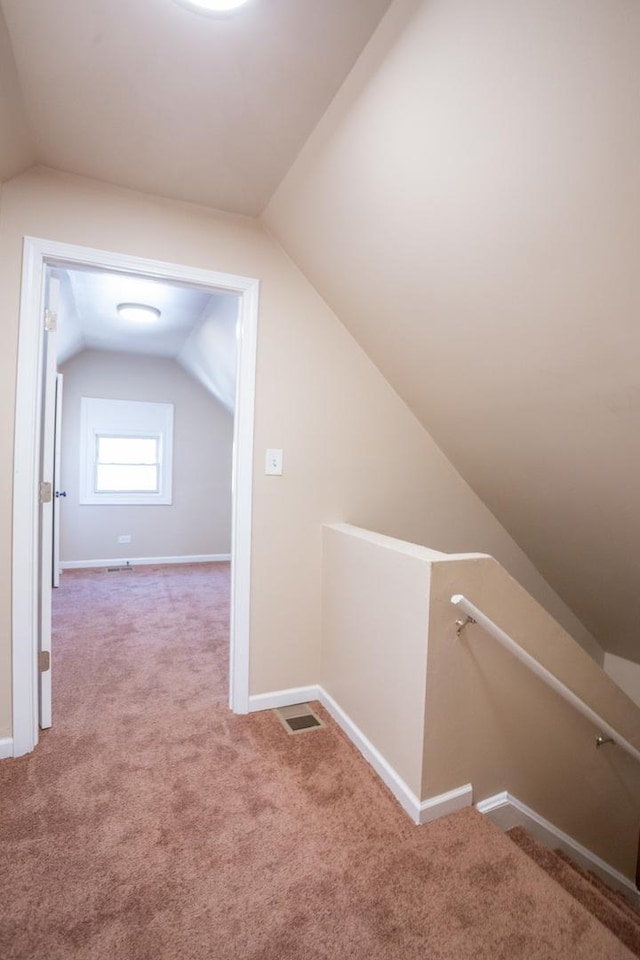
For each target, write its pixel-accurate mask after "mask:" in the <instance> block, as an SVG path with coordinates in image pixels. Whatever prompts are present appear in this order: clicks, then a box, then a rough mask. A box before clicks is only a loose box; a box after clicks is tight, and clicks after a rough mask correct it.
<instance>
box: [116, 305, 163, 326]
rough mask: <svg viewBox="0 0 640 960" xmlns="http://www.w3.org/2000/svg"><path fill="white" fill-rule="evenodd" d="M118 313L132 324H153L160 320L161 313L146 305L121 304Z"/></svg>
mask: <svg viewBox="0 0 640 960" xmlns="http://www.w3.org/2000/svg"><path fill="white" fill-rule="evenodd" d="M117 310H118V313H119V314H120V316H121V317H123V318H124V319H125V320H129V321H130V322H131V323H153V322H154V321H155V320H159V319H160V311H159V310H158V309H157V308H156V307H149V306H148V305H147V304H146V303H119V304H118V306H117Z"/></svg>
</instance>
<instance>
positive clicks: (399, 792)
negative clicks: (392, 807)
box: [318, 687, 420, 823]
mask: <svg viewBox="0 0 640 960" xmlns="http://www.w3.org/2000/svg"><path fill="white" fill-rule="evenodd" d="M318 700H319V701H320V703H321V704H322V706H323V707H324V708H325V709H326V710H327V711H328V712H329V713H330V714H331V716H332V717H333V719H334V720H335V721H336V723H337V724H338V726H339V727H341V728H342V729H343V730H344V732H345V733H346V735H347V736H348V737H349V740H351V742H352V743H353V744H354V746H356V747H357V748H358V750H359V751H360V753H361V754H362V756H363V757H364V758H365V760H366V761H367V762H368V763H370V764H371V766H372V767H373V769H374V770H375V772H376V773H377V774H378V776H379V777H380V779H381V780H382V782H383V783H385V784H386V785H387V787H388V788H389V790H391V793H392V794H393V795H394V797H395V798H396V800H397V801H398V803H399V804H400V806H401V807H403V808H404V809H405V810H406V812H407V813H408V814H409V816H410V817H411V819H412V820H413V822H414V823H420V801H419V800H418V798H417V797H416V795H415V793H414V792H413V790H411V789H410V787H408V786H407V784H406V783H405V782H404V780H403V779H402V777H401V776H400V775H399V774H398V773H397V772H396V770H394V768H393V767H392V766H391V764H390V763H389V762H388V761H387V760H386V759H385V758H384V757H383V756H382V754H381V753H380V751H379V750H378V748H377V747H374V745H373V744H372V743H371V741H370V740H369V739H368V737H366V736H365V734H364V733H363V732H362V730H361V729H360V727H358V726H356V724H355V723H354V722H353V720H352V719H351V717H350V716H349V715H348V714H346V713H345V712H344V710H343V709H342V707H341V706H340V705H339V704H338V703H337V702H336V701H335V700H334V699H333V697H332V696H331V695H330V694H329V693H327V691H326V690H325V689H324V688H323V687H319V688H318Z"/></svg>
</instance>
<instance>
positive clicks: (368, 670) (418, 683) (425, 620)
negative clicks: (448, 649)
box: [320, 524, 437, 799]
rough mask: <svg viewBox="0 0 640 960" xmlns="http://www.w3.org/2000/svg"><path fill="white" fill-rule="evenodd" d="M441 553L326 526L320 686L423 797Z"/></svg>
mask: <svg viewBox="0 0 640 960" xmlns="http://www.w3.org/2000/svg"><path fill="white" fill-rule="evenodd" d="M433 556H437V554H434V553H432V552H431V551H429V550H426V549H425V548H423V547H415V546H414V545H413V544H410V543H404V542H403V541H400V540H394V539H392V538H390V537H383V536H380V535H379V534H375V533H370V532H369V531H367V530H359V529H357V528H356V527H352V526H348V525H346V524H342V525H334V526H326V527H325V528H324V531H323V557H322V654H321V667H320V684H321V685H322V687H323V688H324V690H325V691H326V692H327V693H328V694H330V696H332V697H333V699H334V700H335V701H336V702H337V703H338V704H339V706H340V707H341V708H342V710H344V711H345V713H346V714H347V715H348V716H349V718H350V719H351V720H352V721H353V722H354V723H355V724H356V725H357V726H358V727H359V728H360V730H361V731H362V732H363V733H364V735H365V736H366V737H367V739H368V740H369V741H370V742H371V743H372V744H373V745H374V747H376V749H377V750H379V751H380V753H381V754H382V755H383V757H384V758H385V760H386V761H387V762H388V763H389V764H391V766H392V767H393V769H394V770H395V771H396V772H397V773H398V774H399V775H400V777H401V778H402V779H403V780H404V782H405V783H406V784H407V786H408V787H409V789H410V790H411V791H412V792H413V793H414V794H415V796H416V797H417V798H418V799H419V798H420V792H421V788H422V780H421V776H422V752H423V736H424V710H425V679H426V670H427V631H428V626H429V587H430V577H431V566H430V562H429V560H430V558H432V557H433Z"/></svg>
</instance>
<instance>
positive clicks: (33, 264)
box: [12, 237, 259, 757]
mask: <svg viewBox="0 0 640 960" xmlns="http://www.w3.org/2000/svg"><path fill="white" fill-rule="evenodd" d="M48 266H71V267H77V266H91V267H94V268H98V269H104V270H112V271H118V272H120V273H134V274H136V275H138V276H146V277H154V278H156V279H163V280H167V281H170V282H171V281H177V282H181V283H188V284H191V285H192V286H193V285H195V286H199V287H203V288H206V289H207V290H211V291H215V290H217V291H223V292H225V293H234V294H237V295H238V297H239V302H240V309H239V316H238V361H237V374H238V375H237V387H236V410H235V419H234V438H233V481H232V485H233V507H232V535H231V551H232V563H231V638H230V677H229V705H230V707H231V709H232V710H233V711H234V712H235V713H247V712H248V710H249V614H250V576H251V503H252V475H253V422H254V407H255V371H256V345H257V328H258V291H259V281H258V280H255V279H252V278H248V277H239V276H235V275H233V274H226V273H217V272H215V271H212V270H202V269H199V268H196V267H188V266H183V265H181V264H173V263H164V262H162V261H159V260H147V259H144V258H141V257H132V256H127V255H125V254H118V253H111V252H108V251H104V250H94V249H91V248H88V247H79V246H75V245H72V244H66V243H57V242H55V241H51V240H41V239H37V238H34V237H26V238H25V240H24V250H23V263H22V290H21V301H20V330H19V341H18V380H17V392H16V421H15V446H14V487H13V489H14V495H13V610H12V656H13V671H12V672H13V676H12V682H13V687H12V692H13V756H16V757H18V756H22V755H23V754H25V753H29V752H30V751H31V750H33V749H34V747H35V746H36V744H37V742H38V695H37V694H38V673H37V650H38V600H39V590H40V581H39V573H38V560H39V538H40V508H39V497H38V483H39V472H40V443H41V408H42V351H43V341H44V324H43V306H44V278H45V270H46V268H47V267H48Z"/></svg>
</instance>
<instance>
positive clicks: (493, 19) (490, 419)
mask: <svg viewBox="0 0 640 960" xmlns="http://www.w3.org/2000/svg"><path fill="white" fill-rule="evenodd" d="M639 50H640V5H639V4H638V3H637V2H636V0H607V2H590V3H584V2H583V0H536V2H535V3H534V2H530V0H483V2H481V3H469V2H467V0H424V2H416V0H397V2H396V3H395V4H394V5H393V7H392V8H391V10H390V11H389V13H388V14H387V17H386V18H385V20H384V21H383V22H382V24H381V26H380V28H379V29H378V32H377V34H376V35H375V36H374V38H373V39H372V41H371V42H370V44H369V47H368V49H367V51H366V52H365V54H364V56H363V57H362V58H361V61H360V63H359V64H358V66H357V67H356V69H355V71H354V72H353V73H352V75H351V76H350V77H349V79H348V81H347V82H346V84H345V85H344V86H343V88H342V89H341V91H340V94H339V95H338V97H337V98H336V100H334V102H333V104H332V106H331V108H330V110H329V111H328V113H327V115H325V118H324V120H323V121H322V122H321V124H320V125H319V127H318V128H317V129H316V131H315V132H314V134H313V136H312V137H311V139H310V141H309V142H308V143H307V145H306V147H305V148H304V150H303V151H302V153H301V155H300V156H299V157H298V159H297V161H296V163H295V164H294V165H293V167H292V169H291V170H290V172H289V174H288V175H287V177H286V178H285V180H284V181H283V183H282V184H281V186H280V188H279V189H278V191H277V192H276V194H275V197H274V198H273V199H272V201H271V203H270V204H269V206H268V208H267V210H266V215H265V219H266V222H267V224H268V226H269V227H270V229H271V230H272V231H273V232H274V233H275V234H276V236H277V237H278V238H279V239H280V241H281V242H282V243H283V244H284V246H285V247H286V249H287V250H288V251H289V253H290V254H291V255H292V256H293V257H294V258H295V259H296V260H297V262H298V264H299V265H300V266H301V267H302V269H303V270H304V271H305V272H306V274H307V275H308V276H309V277H310V279H311V280H312V282H313V283H314V284H315V285H316V286H317V288H318V289H319V290H320V291H321V292H322V294H323V296H324V297H325V299H326V300H327V301H328V302H329V304H330V305H331V306H332V307H333V309H334V310H335V311H336V313H337V314H338V315H339V316H340V318H341V319H342V320H343V322H344V323H346V325H347V326H348V327H349V328H350V330H351V331H352V333H353V334H354V335H355V337H356V338H357V339H358V340H359V342H360V343H361V344H362V346H363V347H364V348H365V350H366V351H367V352H368V353H369V355H370V356H371V357H372V358H373V360H374V361H375V362H376V363H377V364H378V366H379V367H380V369H381V370H382V372H383V373H384V374H385V375H386V376H387V378H388V379H389V381H390V382H391V383H392V384H393V385H394V386H395V388H396V389H397V390H398V392H399V393H400V394H401V395H402V396H403V397H404V398H405V400H406V401H407V403H408V404H409V405H410V406H411V407H412V408H413V410H414V411H415V412H416V414H417V415H418V416H419V417H420V419H421V420H422V422H423V423H424V424H425V426H426V427H427V428H428V429H429V430H430V431H431V433H432V435H434V437H435V438H436V440H437V441H438V442H439V444H440V445H441V447H442V449H443V450H444V451H445V453H446V454H447V456H449V458H450V459H451V460H452V461H453V463H454V464H455V465H456V466H457V467H458V469H459V470H460V471H461V473H462V474H463V476H464V477H465V478H466V480H467V481H468V482H469V483H470V484H471V485H472V486H473V488H474V489H475V490H476V492H477V493H478V494H479V495H480V496H481V497H482V499H483V500H484V501H485V502H486V503H487V504H488V505H489V506H490V508H491V509H492V510H493V512H494V513H495V514H496V516H497V517H498V518H499V519H500V520H501V521H502V522H503V523H504V524H505V526H506V527H507V529H508V530H509V531H510V533H511V534H512V535H513V536H514V537H515V539H516V540H517V541H518V543H519V544H520V545H521V546H522V547H523V549H525V551H526V552H527V553H528V555H529V556H530V557H531V558H532V560H533V561H534V563H536V565H537V566H538V568H539V569H540V571H541V572H542V573H543V575H545V576H546V577H547V579H548V580H549V581H550V582H551V583H552V584H553V586H554V587H555V589H556V590H557V591H558V592H559V593H560V594H561V595H562V596H563V598H564V599H565V600H566V601H567V602H568V603H569V604H570V606H572V608H573V609H574V611H575V612H576V613H577V615H578V616H579V617H580V618H581V619H582V620H583V622H584V623H585V625H586V626H587V627H588V628H589V629H590V630H591V631H592V633H593V634H594V635H595V636H596V637H597V638H598V639H599V640H600V642H601V644H602V646H603V647H604V648H605V649H607V650H609V651H611V652H614V653H618V654H620V655H622V656H625V657H629V658H632V659H635V660H636V661H639V662H640V549H639V548H640V373H639V370H640V364H639V361H640V244H639V238H640V162H639V161H640V104H639V102H638V101H639V94H640V56H639V55H638V51H639Z"/></svg>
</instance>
